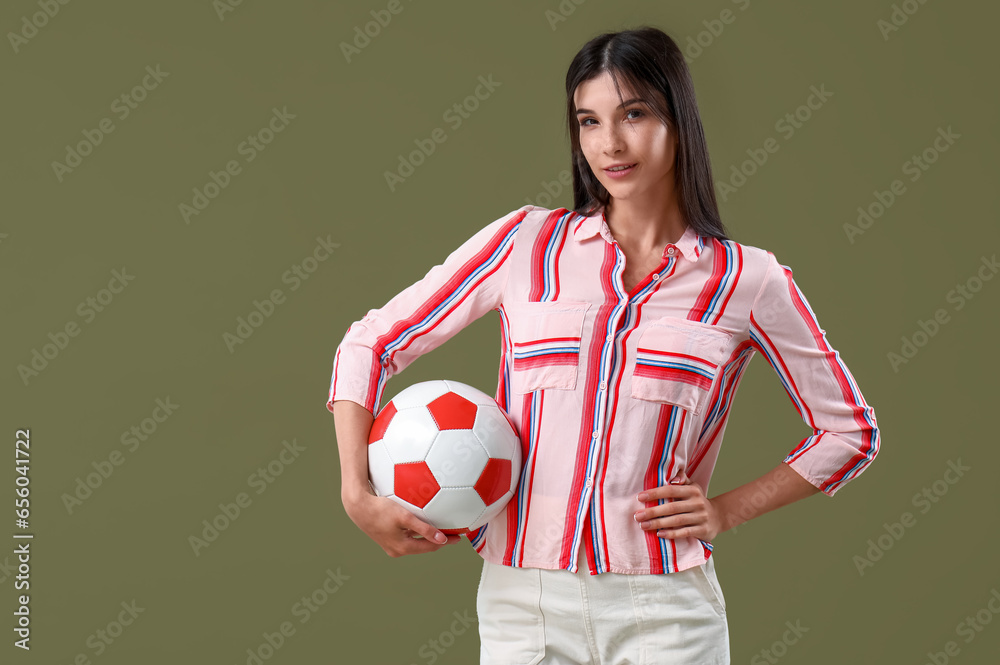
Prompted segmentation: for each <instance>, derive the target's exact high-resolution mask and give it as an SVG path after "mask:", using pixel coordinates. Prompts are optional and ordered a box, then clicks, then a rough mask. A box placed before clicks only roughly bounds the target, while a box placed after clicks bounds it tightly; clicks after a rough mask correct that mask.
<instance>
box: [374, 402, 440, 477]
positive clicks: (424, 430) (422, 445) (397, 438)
mask: <svg viewBox="0 0 1000 665" xmlns="http://www.w3.org/2000/svg"><path fill="white" fill-rule="evenodd" d="M395 402H396V398H395V397H394V398H393V404H395ZM403 415H404V414H402V413H396V415H395V416H393V418H392V421H390V422H389V426H388V427H387V428H386V430H385V435H384V436H383V437H382V441H383V442H385V449H386V452H388V453H389V459H391V460H392V461H393V462H395V463H396V464H403V463H405V462H421V461H423V459H424V458H425V457H426V456H427V451H428V450H430V447H431V443H433V442H434V437H436V436H437V434H438V428H437V423H435V422H434V419H433V418H432V417H431V414H430V411H428V410H427V409H425V408H423V407H422V406H420V407H416V408H412V409H407V410H406V414H405V417H402V416H403Z"/></svg>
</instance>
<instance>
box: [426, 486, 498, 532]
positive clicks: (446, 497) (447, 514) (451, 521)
mask: <svg viewBox="0 0 1000 665" xmlns="http://www.w3.org/2000/svg"><path fill="white" fill-rule="evenodd" d="M485 510H486V504H484V503H483V499H482V497H480V496H479V492H477V491H476V490H475V489H474V488H472V487H442V488H441V489H440V491H438V493H437V494H435V495H434V498H433V499H431V500H430V502H428V504H427V505H426V506H424V514H425V515H426V516H427V518H428V520H429V521H430V523H431V524H433V525H434V526H436V527H437V528H439V529H462V528H465V526H466V525H468V524H469V523H471V522H473V521H475V520H476V519H478V518H479V516H480V515H482V514H483V511H485Z"/></svg>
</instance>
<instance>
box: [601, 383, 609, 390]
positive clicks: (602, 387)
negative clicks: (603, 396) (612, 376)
mask: <svg viewBox="0 0 1000 665" xmlns="http://www.w3.org/2000/svg"><path fill="white" fill-rule="evenodd" d="M607 387H608V382H607V381H601V390H604V389H605V388H607Z"/></svg>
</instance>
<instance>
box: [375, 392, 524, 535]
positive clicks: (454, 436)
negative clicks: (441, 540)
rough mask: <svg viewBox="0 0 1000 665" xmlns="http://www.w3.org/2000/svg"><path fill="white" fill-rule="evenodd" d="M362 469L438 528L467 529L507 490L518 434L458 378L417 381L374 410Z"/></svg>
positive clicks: (381, 491) (517, 460) (514, 471)
mask: <svg viewBox="0 0 1000 665" xmlns="http://www.w3.org/2000/svg"><path fill="white" fill-rule="evenodd" d="M368 475H369V478H370V480H371V483H372V487H373V488H374V490H375V493H376V494H378V495H379V496H384V497H388V498H389V499H392V500H393V501H395V502H396V503H398V504H399V505H401V506H403V507H404V508H406V509H407V510H409V511H410V512H412V513H413V514H414V515H416V516H417V517H419V518H421V519H422V520H424V521H425V522H428V523H430V524H432V525H434V526H435V527H436V528H437V529H439V530H440V531H443V532H444V533H448V534H462V533H468V532H469V531H473V530H475V529H478V528H479V527H481V526H482V525H484V524H486V522H488V521H489V520H490V519H492V518H493V517H494V516H495V515H497V514H498V513H499V512H500V511H501V510H503V507H504V506H505V505H507V502H508V501H510V499H511V497H513V496H514V490H515V489H516V487H517V481H518V478H519V476H520V475H521V440H520V437H519V436H518V434H517V430H516V428H515V427H514V423H513V422H512V421H511V420H510V417H509V416H508V415H507V413H506V412H505V411H504V410H503V409H501V408H500V406H499V405H498V404H497V403H496V400H494V399H493V398H492V397H490V396H489V395H487V394H486V393H484V392H481V391H479V390H477V389H475V388H473V387H472V386H468V385H466V384H464V383H459V382H458V381H446V380H443V379H441V380H436V381H424V382H421V383H416V384H414V385H412V386H410V387H408V388H406V389H404V390H402V391H400V392H399V393H398V394H397V395H396V396H395V397H393V398H392V400H390V401H389V403H388V404H386V405H385V406H384V407H382V409H380V410H379V412H378V415H377V416H376V417H375V420H374V422H373V423H372V430H371V434H370V435H369V437H368Z"/></svg>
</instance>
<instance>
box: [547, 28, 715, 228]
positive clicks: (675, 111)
mask: <svg viewBox="0 0 1000 665" xmlns="http://www.w3.org/2000/svg"><path fill="white" fill-rule="evenodd" d="M602 72H608V74H609V75H610V76H611V78H612V80H614V83H615V90H616V91H617V92H618V98H619V99H620V100H621V101H623V102H624V99H622V94H621V85H620V84H619V79H621V80H623V81H625V83H626V84H627V85H628V87H630V88H632V89H633V90H634V91H635V92H636V93H637V94H638V95H639V96H641V97H643V98H644V99H645V100H646V101H648V102H649V104H650V105H651V107H652V109H653V111H654V113H655V114H656V116H657V117H659V119H660V120H661V121H662V122H663V123H664V124H666V126H667V127H668V128H669V129H670V131H671V132H674V133H676V134H677V137H678V142H677V153H676V154H677V157H676V159H677V162H676V165H675V167H674V172H675V174H676V178H677V185H678V193H679V199H680V200H679V205H680V210H681V213H682V214H683V216H684V219H685V221H686V222H687V223H688V224H690V225H691V226H692V227H693V228H694V230H695V231H696V232H697V233H698V234H699V235H703V236H712V237H715V238H719V239H720V240H728V239H729V238H728V233H727V231H726V227H725V226H724V225H723V223H722V217H721V216H720V215H719V206H718V204H717V203H716V200H715V189H714V188H713V184H712V183H713V179H712V165H711V162H710V160H709V156H708V146H707V144H706V142H705V132H704V130H703V129H702V126H701V117H700V116H699V115H698V104H697V102H696V101H695V96H694V83H693V81H692V80H691V72H690V71H689V70H688V67H687V63H686V62H684V55H683V53H681V50H680V48H678V46H677V44H676V42H674V40H673V39H671V38H670V37H669V36H668V35H667V34H666V33H664V32H663V31H662V30H660V29H658V28H654V27H652V26H644V27H641V28H636V29H634V30H623V31H621V32H607V33H604V34H603V35H599V36H597V37H595V38H593V39H591V40H590V41H589V42H587V43H586V44H585V45H584V47H583V48H582V49H580V52H579V53H577V54H576V57H574V58H573V62H572V63H570V66H569V71H567V72H566V121H567V129H568V131H569V138H570V145H571V146H572V161H573V211H574V212H576V213H579V214H581V215H585V216H588V217H589V216H591V215H593V214H594V213H596V212H597V211H598V210H599V209H601V208H602V207H604V206H607V205H608V203H609V202H610V200H611V194H610V193H609V192H608V190H607V189H605V187H604V185H602V184H601V183H600V181H599V180H598V179H597V176H595V175H594V173H593V171H592V170H591V169H590V165H589V164H588V163H587V158H586V157H585V156H584V154H583V150H582V149H581V148H580V127H579V123H578V122H577V119H576V105H575V104H574V103H573V94H574V93H575V92H576V88H577V86H578V85H580V84H581V83H583V82H584V81H588V80H590V79H592V78H596V77H598V76H600V75H601V73H602Z"/></svg>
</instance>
